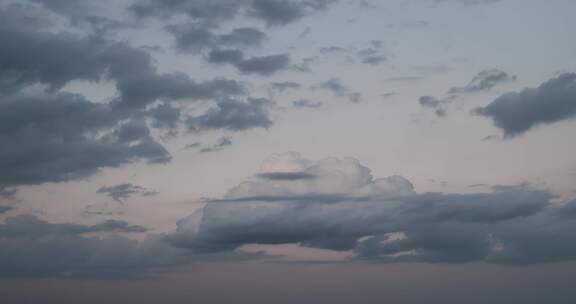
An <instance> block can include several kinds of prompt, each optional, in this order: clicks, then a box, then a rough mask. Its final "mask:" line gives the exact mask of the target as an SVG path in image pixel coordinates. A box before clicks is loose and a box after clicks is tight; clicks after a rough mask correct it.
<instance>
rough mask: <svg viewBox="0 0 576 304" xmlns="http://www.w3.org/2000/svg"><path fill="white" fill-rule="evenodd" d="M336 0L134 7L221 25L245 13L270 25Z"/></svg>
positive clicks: (224, 0)
mask: <svg viewBox="0 0 576 304" xmlns="http://www.w3.org/2000/svg"><path fill="white" fill-rule="evenodd" d="M335 2H336V1H334V0H212V1H204V0H189V1H171V0H159V1H153V0H148V1H140V2H138V3H135V4H133V5H132V6H131V7H130V10H131V11H132V12H134V13H135V14H136V15H137V16H140V17H156V18H167V17H172V16H176V15H184V16H186V17H188V18H189V19H190V20H191V21H194V22H196V23H200V24H205V25H209V26H218V25H220V24H222V23H225V22H229V21H230V20H234V18H235V17H238V16H245V17H251V18H255V19H257V20H260V21H262V22H264V23H265V24H266V25H268V26H283V25H287V24H289V23H293V22H295V21H298V20H300V19H301V18H303V17H305V16H308V15H310V14H313V13H315V12H319V11H323V10H325V9H327V8H328V7H329V6H330V5H331V4H333V3H335Z"/></svg>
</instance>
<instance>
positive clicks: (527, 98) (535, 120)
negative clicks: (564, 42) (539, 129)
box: [475, 73, 576, 137]
mask: <svg viewBox="0 0 576 304" xmlns="http://www.w3.org/2000/svg"><path fill="white" fill-rule="evenodd" d="M475 112H476V113H477V114H479V115H482V116H485V117H488V118H491V119H492V120H493V121H494V125H496V127H498V128H500V129H501V130H502V131H503V132H504V136H505V137H514V136H518V135H521V134H523V133H525V132H527V131H529V130H530V129H532V128H534V127H536V126H538V125H545V124H552V123H555V122H559V121H563V120H568V119H572V118H574V117H576V74H574V73H564V74H561V75H559V76H558V77H555V78H552V79H550V80H548V81H546V82H544V83H543V84H541V85H540V86H539V87H537V88H527V89H524V90H522V91H520V92H511V93H506V94H504V95H502V96H500V97H498V98H496V100H494V101H493V102H492V103H490V104H489V105H487V106H485V107H482V108H478V109H476V111H475Z"/></svg>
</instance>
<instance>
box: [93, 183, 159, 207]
mask: <svg viewBox="0 0 576 304" xmlns="http://www.w3.org/2000/svg"><path fill="white" fill-rule="evenodd" d="M96 193H101V194H106V195H107V196H109V197H110V198H112V199H113V200H115V201H117V202H119V203H122V202H125V201H126V200H127V199H129V198H130V197H131V196H133V195H135V194H137V195H139V196H152V195H156V194H157V192H156V191H151V190H148V189H146V188H144V187H141V186H137V185H133V184H130V183H123V184H119V185H114V186H105V187H100V188H99V189H98V191H96Z"/></svg>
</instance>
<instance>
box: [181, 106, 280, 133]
mask: <svg viewBox="0 0 576 304" xmlns="http://www.w3.org/2000/svg"><path fill="white" fill-rule="evenodd" d="M271 106H272V102H271V101H270V100H268V99H263V98H248V99H247V100H246V101H239V100H234V99H224V100H221V101H219V102H218V103H217V106H216V107H213V108H211V109H209V110H208V111H206V113H204V114H202V115H199V116H195V117H191V118H189V119H188V121H187V123H188V126H189V128H190V129H191V130H192V131H195V132H198V131H206V130H229V131H244V130H248V129H252V128H269V127H271V126H272V124H273V122H272V120H271V119H270V113H269V108H270V107H271Z"/></svg>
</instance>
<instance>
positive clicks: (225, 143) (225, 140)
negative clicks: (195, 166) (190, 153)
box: [200, 136, 232, 153]
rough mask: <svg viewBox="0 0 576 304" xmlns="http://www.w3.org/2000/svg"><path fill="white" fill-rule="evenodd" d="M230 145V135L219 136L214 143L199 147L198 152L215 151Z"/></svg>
mask: <svg viewBox="0 0 576 304" xmlns="http://www.w3.org/2000/svg"><path fill="white" fill-rule="evenodd" d="M230 145H232V139H230V137H227V136H225V137H222V138H220V139H219V140H218V142H217V143H215V144H214V145H212V146H210V147H205V148H202V149H200V152H201V153H210V152H217V151H220V150H222V149H224V147H227V146H230Z"/></svg>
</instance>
